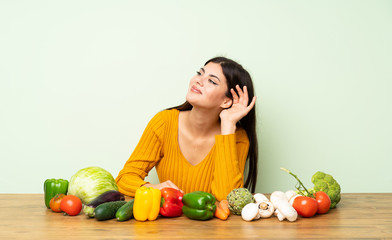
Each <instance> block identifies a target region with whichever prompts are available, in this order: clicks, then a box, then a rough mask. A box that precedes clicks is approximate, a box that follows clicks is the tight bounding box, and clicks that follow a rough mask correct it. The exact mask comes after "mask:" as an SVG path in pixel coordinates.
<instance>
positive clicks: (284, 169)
mask: <svg viewBox="0 0 392 240" xmlns="http://www.w3.org/2000/svg"><path fill="white" fill-rule="evenodd" d="M280 170H282V171H285V172H287V173H288V174H290V175H291V176H293V177H295V179H297V181H298V183H299V184H300V186H302V187H303V188H304V190H305V191H306V194H307V196H308V197H312V194H310V192H309V191H308V189H306V187H305V185H303V183H302V182H301V180H299V178H298V177H297V175H295V174H294V173H292V172H290V170H288V169H286V168H282V167H281V168H280ZM298 190H299V189H298Z"/></svg>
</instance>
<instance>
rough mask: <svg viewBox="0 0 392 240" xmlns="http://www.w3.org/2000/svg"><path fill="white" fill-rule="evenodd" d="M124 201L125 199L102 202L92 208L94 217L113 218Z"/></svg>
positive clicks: (99, 218) (100, 218)
mask: <svg viewBox="0 0 392 240" xmlns="http://www.w3.org/2000/svg"><path fill="white" fill-rule="evenodd" d="M126 203H127V202H126V201H114V202H106V203H102V204H101V205H99V206H98V207H96V208H95V210H94V214H95V218H96V219H97V220H99V221H102V220H109V219H113V218H115V217H116V212H117V210H118V209H119V208H120V207H122V206H123V205H124V204H126Z"/></svg>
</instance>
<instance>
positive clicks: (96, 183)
mask: <svg viewBox="0 0 392 240" xmlns="http://www.w3.org/2000/svg"><path fill="white" fill-rule="evenodd" d="M109 190H116V191H118V188H117V184H116V182H115V180H114V178H113V176H112V175H111V174H110V173H109V172H108V171H106V170H105V169H102V168H100V167H87V168H83V169H81V170H79V171H78V172H77V173H75V174H74V175H73V176H72V177H71V180H70V181H69V185H68V194H69V195H75V196H77V197H78V198H80V200H82V202H83V203H84V204H88V203H90V202H91V201H92V200H94V199H95V198H96V197H98V196H99V195H101V194H102V193H104V192H107V191H109Z"/></svg>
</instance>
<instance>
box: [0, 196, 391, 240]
mask: <svg viewBox="0 0 392 240" xmlns="http://www.w3.org/2000/svg"><path fill="white" fill-rule="evenodd" d="M0 221H1V222H0V239H68V238H72V239H75V238H78V239H79V238H80V239H126V238H129V239H135V238H142V239H149V238H158V239H202V238H215V239H239V238H264V239H269V238H294V239H301V238H310V239H316V238H327V239H334V238H335V239H336V238H350V239H360V238H368V239H369V238H372V239H385V238H390V239H392V193H379V194H363V193H362V194H353V193H346V194H342V200H341V202H340V203H339V204H338V207H337V208H336V209H332V210H331V211H330V212H329V213H328V214H325V215H316V216H315V217H312V218H298V220H297V221H296V222H288V221H283V222H279V220H278V219H277V218H276V217H271V218H269V219H261V220H258V221H253V222H245V221H243V220H242V218H241V217H240V216H235V215H231V216H230V217H229V219H228V220H226V221H222V220H219V219H217V218H214V219H211V220H208V221H195V220H190V219H188V218H186V217H184V216H182V217H178V218H162V217H159V218H158V219H157V220H156V221H149V222H137V221H135V220H134V219H132V220H130V221H126V222H117V220H116V219H112V220H108V221H97V220H95V219H89V218H87V217H86V216H85V215H83V214H80V215H78V216H74V217H71V216H64V215H63V214H62V213H54V212H52V211H51V210H49V209H47V208H46V207H45V204H44V197H43V194H0Z"/></svg>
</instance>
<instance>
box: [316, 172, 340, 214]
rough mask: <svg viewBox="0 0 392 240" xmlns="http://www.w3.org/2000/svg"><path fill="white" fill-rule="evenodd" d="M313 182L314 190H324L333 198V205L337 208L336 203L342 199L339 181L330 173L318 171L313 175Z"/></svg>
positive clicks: (332, 206)
mask: <svg viewBox="0 0 392 240" xmlns="http://www.w3.org/2000/svg"><path fill="white" fill-rule="evenodd" d="M312 183H313V184H314V187H313V189H310V191H312V192H318V191H323V192H325V193H326V194H328V196H329V198H330V199H331V207H330V208H335V207H336V204H338V203H339V201H340V190H341V189H340V185H339V183H338V182H337V181H336V180H335V179H334V178H333V177H332V176H331V175H329V174H326V173H323V172H320V171H318V172H316V173H315V174H314V175H313V176H312Z"/></svg>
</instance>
